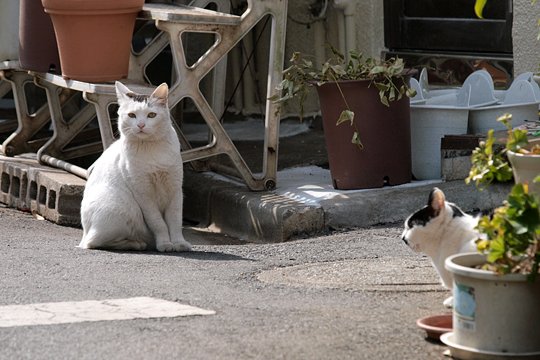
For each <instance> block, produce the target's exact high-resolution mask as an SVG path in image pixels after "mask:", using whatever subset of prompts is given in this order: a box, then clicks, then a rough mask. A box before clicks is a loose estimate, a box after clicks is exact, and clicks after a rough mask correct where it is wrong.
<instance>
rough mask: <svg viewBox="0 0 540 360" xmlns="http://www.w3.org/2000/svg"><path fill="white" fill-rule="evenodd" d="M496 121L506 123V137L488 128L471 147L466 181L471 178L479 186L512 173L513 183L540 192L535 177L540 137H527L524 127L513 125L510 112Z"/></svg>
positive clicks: (539, 164) (539, 172) (538, 172)
mask: <svg viewBox="0 0 540 360" xmlns="http://www.w3.org/2000/svg"><path fill="white" fill-rule="evenodd" d="M497 121H500V122H502V123H503V124H504V126H505V127H506V129H507V132H506V139H496V136H495V135H494V134H495V133H494V131H493V129H491V130H489V131H488V134H487V137H486V139H485V140H484V141H482V142H480V144H479V146H478V147H477V148H476V149H475V150H474V151H473V154H472V157H471V162H472V166H471V170H470V172H469V176H468V177H467V178H466V179H465V182H466V183H470V182H472V181H474V182H475V183H476V186H478V187H480V188H482V187H484V186H486V185H489V184H490V183H492V182H493V181H500V182H504V181H509V180H511V179H512V175H513V176H514V179H515V181H516V183H527V184H528V185H529V189H530V191H531V193H534V194H536V195H537V196H540V183H539V182H535V181H534V179H535V178H536V177H537V176H538V175H540V141H539V140H538V139H533V140H529V139H528V137H527V130H523V129H512V126H511V121H512V115H511V114H505V115H503V116H501V117H499V118H498V119H497ZM503 143H504V144H503Z"/></svg>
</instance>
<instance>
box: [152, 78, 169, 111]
mask: <svg viewBox="0 0 540 360" xmlns="http://www.w3.org/2000/svg"><path fill="white" fill-rule="evenodd" d="M168 97H169V87H168V86H167V84H166V83H163V84H161V85H159V86H158V87H157V88H156V90H154V92H153V93H152V95H150V99H151V101H152V102H154V103H157V104H160V105H164V106H167V98H168Z"/></svg>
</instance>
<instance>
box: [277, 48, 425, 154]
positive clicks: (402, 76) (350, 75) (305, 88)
mask: <svg viewBox="0 0 540 360" xmlns="http://www.w3.org/2000/svg"><path fill="white" fill-rule="evenodd" d="M331 50H332V57H331V58H330V59H329V60H328V61H327V62H325V63H324V64H322V66H320V67H317V66H315V65H314V64H313V61H311V60H309V59H306V58H305V57H304V56H303V55H302V54H300V53H299V52H295V53H294V54H293V56H292V58H291V59H290V62H291V66H289V67H288V68H287V69H285V70H284V71H283V81H282V82H281V84H280V85H279V86H278V88H277V89H278V90H279V92H280V94H281V95H276V96H273V97H271V98H270V100H272V101H276V102H279V103H283V102H287V101H290V100H293V99H296V100H297V101H298V104H299V108H300V118H303V116H304V102H305V100H306V98H307V95H308V93H309V91H310V90H311V87H313V86H320V85H322V84H325V83H327V82H336V84H337V88H338V90H339V91H340V93H341V96H342V97H343V100H344V102H345V109H343V111H342V112H341V114H340V116H339V118H338V119H337V120H336V125H340V124H342V123H346V122H349V123H350V124H351V126H353V127H355V131H354V134H353V138H352V139H351V142H352V143H353V144H356V145H357V146H358V147H360V148H362V142H361V141H360V135H359V133H358V129H357V128H356V126H355V124H354V112H353V111H351V109H350V107H349V104H347V101H346V99H345V96H344V95H343V92H342V91H341V88H340V86H339V83H338V82H339V81H341V80H370V81H371V83H370V86H374V87H375V88H376V89H377V90H378V91H379V98H380V101H381V103H382V104H384V105H385V106H390V103H391V102H392V101H397V100H400V99H401V98H402V97H403V96H409V97H412V96H414V95H415V91H414V90H413V89H411V88H410V87H409V84H408V81H407V73H406V72H405V64H404V62H403V60H402V59H400V58H391V59H389V60H386V61H377V60H375V59H373V58H368V57H364V56H363V55H362V54H361V53H359V52H356V51H351V52H349V58H348V59H347V58H346V57H345V56H344V55H343V54H342V53H340V52H339V51H338V50H337V49H335V48H334V47H331Z"/></svg>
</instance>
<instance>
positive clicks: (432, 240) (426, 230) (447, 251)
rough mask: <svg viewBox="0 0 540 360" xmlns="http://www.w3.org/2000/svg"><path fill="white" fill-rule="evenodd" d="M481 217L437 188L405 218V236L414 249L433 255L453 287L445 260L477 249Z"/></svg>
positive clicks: (437, 267) (444, 279)
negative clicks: (449, 199) (465, 210)
mask: <svg viewBox="0 0 540 360" xmlns="http://www.w3.org/2000/svg"><path fill="white" fill-rule="evenodd" d="M478 220H479V218H478V217H474V216H471V215H468V214H466V213H464V212H463V211H462V210H461V209H460V208H459V207H458V206H457V205H456V204H453V203H451V202H448V201H446V199H445V196H444V193H443V192H442V191H441V190H440V189H438V188H433V190H431V192H430V194H429V198H428V203H427V205H426V206H424V207H423V208H421V209H419V210H418V211H416V212H414V213H413V214H412V215H410V216H409V217H408V218H407V220H405V230H404V231H403V235H402V237H401V238H402V240H403V241H404V242H405V244H407V245H409V246H410V247H411V249H413V250H414V251H416V252H421V253H424V254H426V255H427V256H429V257H430V258H431V262H432V264H433V266H434V267H435V270H437V273H438V274H439V276H440V278H441V282H442V284H443V285H444V286H445V287H446V288H448V289H452V286H453V284H452V274H451V273H450V272H449V271H448V270H446V269H445V268H444V261H445V260H446V258H447V257H448V256H450V255H453V254H457V253H463V252H474V251H476V244H475V241H476V239H478V238H479V234H478V232H477V231H476V229H475V227H476V225H477V224H478ZM449 301H450V300H449V299H447V301H445V304H446V305H448V302H449Z"/></svg>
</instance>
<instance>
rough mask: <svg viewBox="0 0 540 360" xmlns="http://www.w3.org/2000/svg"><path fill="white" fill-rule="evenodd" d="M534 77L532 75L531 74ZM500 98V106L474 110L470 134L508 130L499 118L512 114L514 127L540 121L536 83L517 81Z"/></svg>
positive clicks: (471, 111)
mask: <svg viewBox="0 0 540 360" xmlns="http://www.w3.org/2000/svg"><path fill="white" fill-rule="evenodd" d="M531 75H532V74H531ZM499 96H500V101H501V103H500V104H497V105H492V106H484V107H481V108H472V109H471V110H470V114H469V130H468V131H469V133H470V134H486V133H487V132H488V131H489V129H494V130H495V131H500V130H506V127H505V126H504V124H502V123H501V122H499V121H497V118H498V117H500V116H502V115H504V114H506V113H509V114H512V126H513V127H517V126H520V125H523V124H525V122H526V121H537V120H538V104H540V87H538V84H537V83H536V82H534V81H530V80H525V79H519V80H515V81H514V82H513V83H512V85H511V86H510V88H509V89H508V90H507V91H505V92H504V93H503V94H501V95H499Z"/></svg>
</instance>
